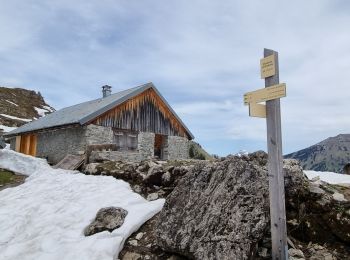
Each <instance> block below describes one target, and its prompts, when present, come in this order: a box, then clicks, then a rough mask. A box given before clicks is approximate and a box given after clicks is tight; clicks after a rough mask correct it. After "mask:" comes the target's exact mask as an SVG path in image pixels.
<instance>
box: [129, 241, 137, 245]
mask: <svg viewBox="0 0 350 260" xmlns="http://www.w3.org/2000/svg"><path fill="white" fill-rule="evenodd" d="M137 244H138V243H137V240H130V241H129V245H132V246H137Z"/></svg>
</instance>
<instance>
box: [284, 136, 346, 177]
mask: <svg viewBox="0 0 350 260" xmlns="http://www.w3.org/2000/svg"><path fill="white" fill-rule="evenodd" d="M284 158H293V159H298V160H299V161H300V162H301V165H302V166H303V168H304V169H305V170H315V171H330V172H338V173H342V172H343V168H344V166H345V165H346V164H347V163H350V134H340V135H337V136H335V137H329V138H327V139H326V140H323V141H322V142H320V143H318V144H315V145H312V146H310V147H309V148H305V149H303V150H300V151H297V152H294V153H291V154H287V155H285V156H284Z"/></svg>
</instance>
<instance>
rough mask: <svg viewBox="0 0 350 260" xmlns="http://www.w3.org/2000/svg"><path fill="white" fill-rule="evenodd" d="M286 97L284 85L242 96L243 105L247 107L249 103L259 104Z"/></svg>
mask: <svg viewBox="0 0 350 260" xmlns="http://www.w3.org/2000/svg"><path fill="white" fill-rule="evenodd" d="M286 95H287V94H286V84H285V83H282V84H278V85H273V86H271V87H267V88H263V89H259V90H256V91H252V92H248V93H246V94H244V104H245V105H249V104H251V103H261V102H264V101H268V100H273V99H277V98H281V97H285V96H286Z"/></svg>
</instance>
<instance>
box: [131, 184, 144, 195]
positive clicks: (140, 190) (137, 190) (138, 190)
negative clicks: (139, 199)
mask: <svg viewBox="0 0 350 260" xmlns="http://www.w3.org/2000/svg"><path fill="white" fill-rule="evenodd" d="M133 190H134V191H135V192H136V193H138V194H141V192H142V188H141V186H140V185H134V187H133Z"/></svg>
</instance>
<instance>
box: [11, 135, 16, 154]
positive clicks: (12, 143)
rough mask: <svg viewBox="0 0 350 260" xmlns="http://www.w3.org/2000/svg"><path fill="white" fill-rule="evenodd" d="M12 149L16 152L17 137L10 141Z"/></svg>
mask: <svg viewBox="0 0 350 260" xmlns="http://www.w3.org/2000/svg"><path fill="white" fill-rule="evenodd" d="M10 149H11V150H13V151H15V150H16V137H13V138H11V139H10Z"/></svg>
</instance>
